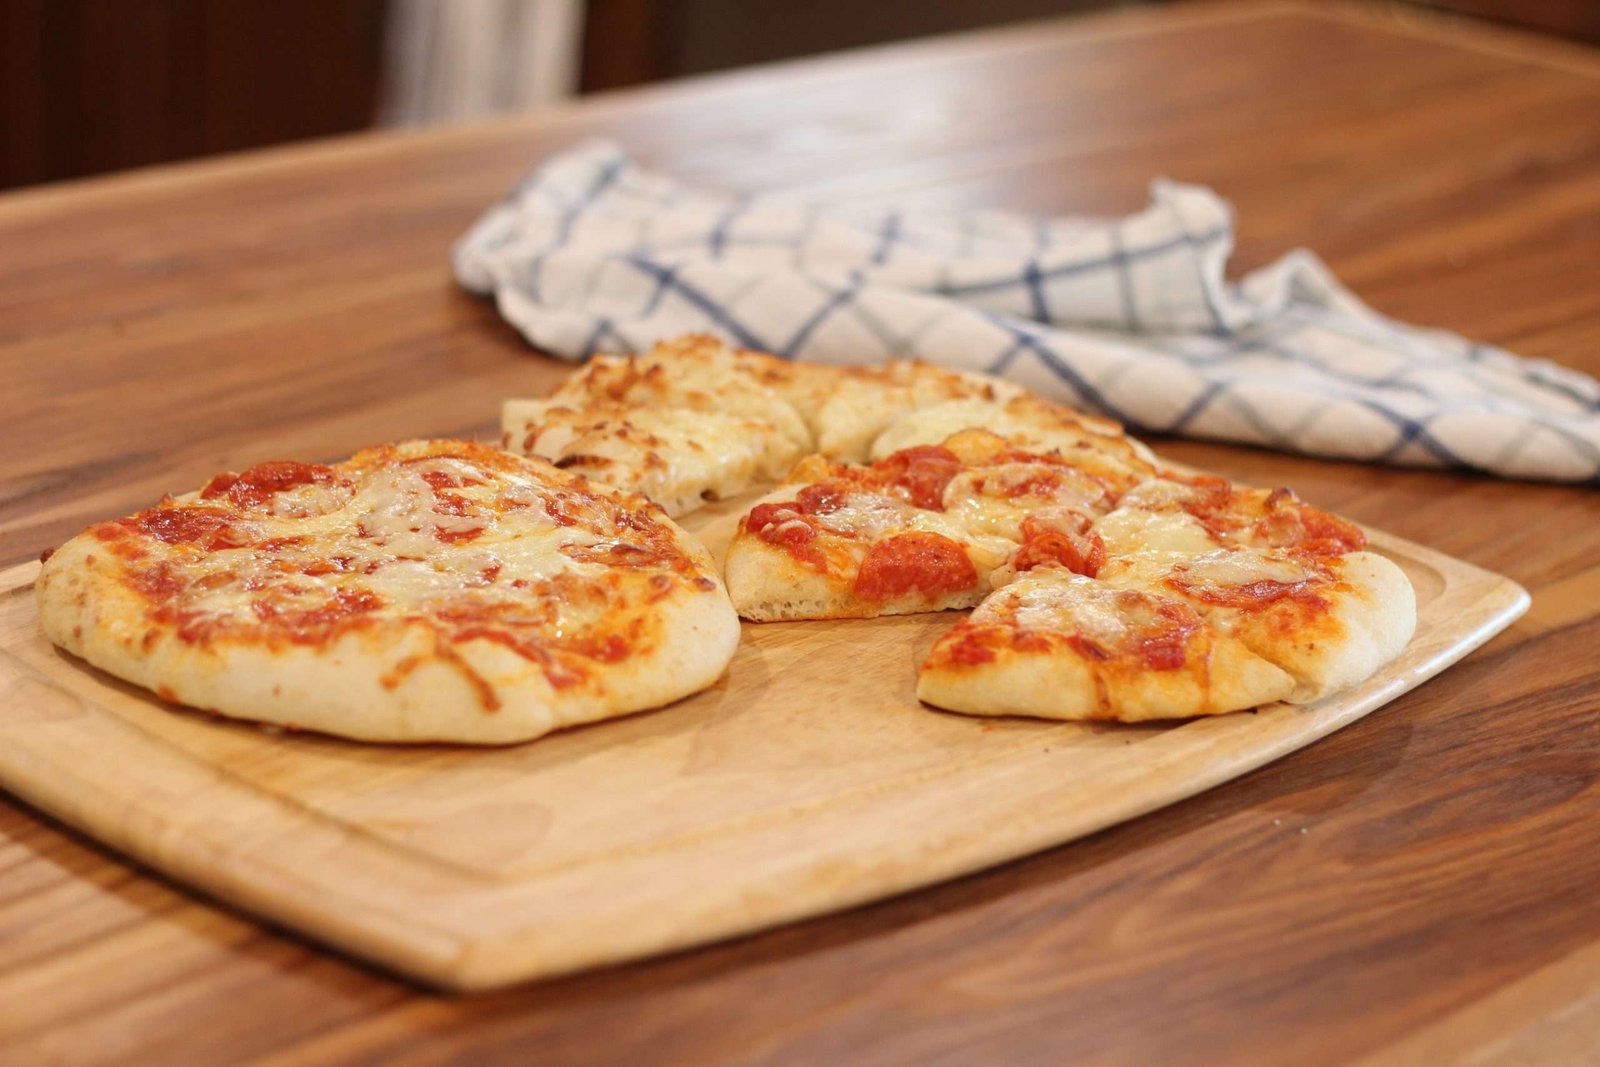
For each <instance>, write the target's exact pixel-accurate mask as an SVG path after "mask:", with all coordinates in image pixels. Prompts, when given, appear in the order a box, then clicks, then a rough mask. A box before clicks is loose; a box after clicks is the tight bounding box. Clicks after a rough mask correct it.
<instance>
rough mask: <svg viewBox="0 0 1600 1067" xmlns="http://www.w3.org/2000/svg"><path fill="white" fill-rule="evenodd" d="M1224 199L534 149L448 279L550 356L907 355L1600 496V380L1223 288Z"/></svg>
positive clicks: (1314, 284)
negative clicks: (928, 186)
mask: <svg viewBox="0 0 1600 1067" xmlns="http://www.w3.org/2000/svg"><path fill="white" fill-rule="evenodd" d="M1232 249H1233V217H1232V211H1231V209H1230V208H1229V206H1228V204H1227V203H1226V202H1225V201H1223V200H1222V199H1221V198H1220V197H1218V196H1217V195H1216V194H1215V193H1213V192H1211V191H1210V190H1208V189H1204V188H1200V187H1198V186H1191V185H1178V184H1173V183H1169V182H1157V183H1156V184H1155V185H1154V186H1153V188H1152V191H1151V203H1150V206H1149V207H1147V208H1146V209H1145V210H1143V211H1141V212H1139V213H1138V214H1136V215H1131V216H1128V217H1126V218H1122V219H1086V218H1033V217H1026V216H1021V215H1013V214H1007V213H1001V212H992V211H966V212H956V213H949V212H931V211H909V210H907V211H897V210H892V209H881V208H880V209H865V208H862V207H859V206H852V205H848V204H827V203H819V202H810V201H806V200H802V199H798V198H795V197H792V196H784V195H781V194H766V195H760V196H731V195H726V194H720V193H713V192H705V191H700V190H695V189H689V188H685V187H683V186H681V185H679V184H677V183H675V182H673V181H671V180H669V179H668V178H666V177H664V176H662V175H659V174H654V173H651V172H649V171H647V170H643V169H640V168H639V167H637V166H635V165H634V164H633V163H632V162H630V161H629V160H628V158H627V157H626V156H625V155H624V154H623V152H622V151H621V150H620V149H619V148H618V147H617V146H615V145H612V144H608V143H591V144H586V145H583V146H580V147H578V148H576V149H574V150H572V151H569V152H566V153H564V154H562V155H558V156H555V157H552V158H551V159H549V160H547V161H546V162H545V163H544V164H543V165H542V166H540V167H539V168H538V169H537V170H535V171H534V172H533V173H532V174H531V175H530V176H529V177H528V178H527V179H526V180H525V181H524V182H523V183H522V184H521V185H520V186H518V187H517V189H516V190H515V191H514V192H513V193H512V194H511V196H510V197H509V198H508V199H507V200H505V201H504V202H502V203H500V204H497V205H496V206H494V207H492V208H491V209H489V211H488V212H486V213H485V214H484V215H483V217H482V218H480V219H479V220H478V222H477V223H476V224H475V225H474V226H473V227H472V229H471V230H470V231H469V232H468V233H467V234H466V236H465V237H464V238H463V239H462V240H461V241H460V243H459V244H458V245H457V247H456V249H455V270H456V277H457V278H458V279H459V281H460V282H461V284H462V285H463V286H465V287H466V288H467V289H469V290H471V291H473V292H474V293H478V294H481V295H485V296H488V295H492V296H493V297H494V298H495V300H496V302H497V305H498V307H499V309H500V312H501V314H502V315H504V316H505V318H506V319H507V320H509V321H510V322H511V323H512V324H513V325H514V326H516V327H517V329H519V330H520V331H521V332H522V334H523V336H525V337H526V338H527V339H528V340H529V341H530V342H532V343H533V344H534V345H536V346H537V347H539V348H541V349H544V350H546V351H548V352H551V353H553V354H555V355H557V356H561V357H564V358H567V359H574V360H577V359H585V358H587V357H588V356H590V355H591V354H593V353H595V352H602V351H604V352H636V351H642V350H645V349H647V348H649V347H650V346H651V345H652V344H654V343H655V342H656V341H657V340H659V339H662V338H666V337H671V336H674V335H677V334H681V333H688V332H710V333H715V334H718V335H720V336H722V337H723V338H725V339H726V340H728V341H730V342H732V343H734V344H738V345H741V346H744V347H748V348H756V349H760V350H762V351H766V352H772V353H776V354H777V355H780V356H784V357H786V358H792V359H806V360H813V361H817V362H829V363H875V362H881V361H883V360H885V359H888V358H890V357H895V356H915V357H918V358H921V359H926V360H929V361H932V362H936V363H942V364H946V365H948V366H952V367H957V368H961V369H964V370H978V371H986V372H989V373H993V374H1003V375H1005V376H1007V377H1010V378H1013V379H1016V380H1018V381H1020V382H1022V383H1024V384H1026V385H1028V386H1030V387H1032V388H1034V389H1036V390H1038V391H1039V392H1041V393H1044V394H1046V395H1050V396H1054V397H1056V398H1058V399H1063V400H1066V401H1068V402H1070V403H1074V404H1077V405H1079V406H1082V407H1086V408H1089V409H1091V410H1094V411H1097V412H1100V413H1103V414H1106V415H1109V416H1111V417H1112V418H1115V419H1118V420H1119V421H1121V422H1124V423H1126V424H1128V425H1129V427H1130V428H1131V429H1134V430H1136V431H1139V432H1154V433H1167V434H1180V435H1185V436H1191V437H1206V438H1215V439H1220V440H1226V441H1238V442H1244V443H1248V444H1254V445H1264V446H1267V447H1271V448H1279V449H1285V450H1289V451H1296V452H1305V453H1310V454H1313V455H1319V456H1329V457H1336V458H1345V459H1359V460H1364V461H1368V462H1381V463H1397V464H1407V465H1416V466H1437V467H1455V468H1465V469H1470V470H1476V471H1483V472H1488V473H1493V474H1499V475H1505V476H1508V477H1518V478H1544V479H1555V480H1563V481H1581V482H1589V483H1594V484H1600V383H1597V382H1596V381H1595V380H1594V379H1593V378H1590V377H1588V376H1586V375H1583V374H1579V373H1577V372H1576V371H1572V370H1569V369H1566V368H1563V367H1559V366H1557V365H1555V364H1553V363H1549V362H1545V361H1542V360H1532V359H1521V358H1518V357H1516V356H1514V355H1512V354H1511V353H1509V352H1505V351H1503V350H1501V349H1497V348H1493V347H1490V346H1488V345H1481V344H1474V343H1472V342H1469V341H1466V340H1463V339H1462V338H1459V337H1456V336H1454V335H1452V334H1448V333H1444V332H1440V331H1435V330H1423V329H1418V328H1416V327H1412V326H1407V325H1404V324H1402V323H1398V322H1395V321H1393V320H1391V319H1387V318H1384V317H1383V316H1381V315H1379V314H1377V313H1376V312H1374V311H1372V310H1371V309H1370V308H1367V307H1366V306H1364V305H1363V304H1362V303H1361V302H1360V301H1358V300H1357V299H1356V298H1355V297H1354V296H1352V295H1351V294H1350V293H1349V292H1348V291H1347V290H1345V289H1344V288H1343V287H1342V286H1340V285H1339V283H1338V282H1337V281H1336V280H1335V279H1334V277H1333V276H1332V274H1331V273H1330V272H1329V271H1328V269H1327V268H1326V267H1324V266H1323V264H1322V263H1321V262H1320V261H1319V260H1318V259H1317V258H1316V257H1315V256H1314V255H1312V254H1311V253H1309V252H1306V251H1303V250H1302V251H1297V252H1292V253H1290V254H1289V255H1287V256H1285V257H1284V258H1282V259H1280V260H1279V261H1278V262H1277V263H1275V264H1273V265H1271V266H1269V267H1266V268H1264V269H1262V270H1259V271H1257V272H1255V273H1253V274H1251V275H1249V276H1247V277H1245V278H1244V279H1243V280H1242V281H1241V282H1239V283H1237V284H1234V283H1229V282H1227V281H1225V279H1224V276H1223V274H1224V270H1225V267H1226V263H1227V259H1228V256H1229V254H1230V253H1231V251H1232Z"/></svg>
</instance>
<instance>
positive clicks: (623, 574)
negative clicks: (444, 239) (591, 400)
mask: <svg viewBox="0 0 1600 1067" xmlns="http://www.w3.org/2000/svg"><path fill="white" fill-rule="evenodd" d="M36 589H37V595H38V601H39V610H40V618H41V622H42V625H43V628H44V631H45V634H46V635H47V636H48V637H49V638H50V640H51V641H53V642H54V643H55V644H57V645H59V646H60V647H61V648H63V649H65V650H67V651H68V652H71V653H73V654H74V655H77V656H81V657H83V658H84V659H86V660H88V661H89V662H90V663H92V664H94V665H95V666H97V667H100V668H101V669H103V670H105V671H107V672H109V673H111V674H113V675H116V676H117V677H119V678H122V679H125V680H127V681H129V682H132V683H134V684H136V685H140V686H144V687H145V688H147V689H150V690H153V691H154V692H156V693H157V694H159V695H160V696H162V697H163V698H165V699H167V700H170V701H174V702H178V703H183V704H188V705H192V706H194V707H197V708H203V709H208V710H211V711H214V712H217V713H219V714H222V715H226V716H232V717H236V718H243V719H253V720H259V721H262V722H269V723H278V724H283V725H286V726H292V727H304V728H307V729H314V730H319V731H323V732H325V733H330V734H339V735H342V736H345V737H354V738H360V739H363V740H379V741H458V742H471V743H506V742H514V741H525V740H528V739H531V738H534V737H538V736H540V735H542V734H545V733H548V732H549V731H551V730H555V729H558V728H560V727H564V726H570V725H574V724H577V723H584V722H592V721H595V720H598V719H606V718H612V717H615V716H618V715H624V714H627V713H629V712H633V711H639V710H642V709H645V708H651V707H656V706H659V705H661V704H666V703H669V702H671V701H673V700H677V699H678V698H680V697H683V696H686V695H688V694H689V693H692V692H695V691H696V690H699V689H702V688H704V687H706V686H708V685H710V684H711V683H712V682H714V681H715V680H716V679H717V678H718V677H719V676H720V675H721V673H722V671H723V669H724V668H725V667H726V666H727V664H728V662H729V660H730V659H731V658H732V656H733V652H734V649H735V647H736V645H737V643H738V639H739V626H738V619H737V617H736V616H735V614H734V612H733V610H732V607H731V606H730V605H729V603H728V599H727V595H726V593H725V592H724V590H723V588H722V585H721V583H720V582H719V581H718V579H717V575H716V572H715V568H714V565H713V564H712V562H711V560H710V559H709V558H708V557H707V556H706V554H705V552H704V550H703V549H701V548H700V547H699V546H698V545H697V544H696V543H695V542H694V541H693V540H692V539H690V538H689V537H688V535H686V534H685V533H684V532H683V531H682V530H680V529H679V528H678V527H676V526H675V525H673V524H672V523H671V522H670V521H669V520H667V519H666V517H665V516H664V515H663V514H662V513H661V511H660V509H659V508H657V507H656V506H654V505H652V504H651V503H649V502H648V501H646V500H644V499H643V498H642V497H638V496H632V495H627V494H622V493H619V492H617V491H615V490H611V489H603V488H601V487H598V486H595V485H593V484H591V483H590V482H588V481H587V480H585V479H583V478H581V477H579V476H577V475H574V474H570V473H567V472H565V471H561V470H558V469H557V468H555V467H553V466H551V465H550V464H548V463H545V462H542V461H539V460H530V459H523V458H520V457H516V456H512V455H509V454H507V453H505V452H501V451H499V450H497V449H493V448H489V447H487V446H484V445H478V444H472V443H465V442H459V441H418V442H411V443H409V444H403V445H393V446H385V447H382V448H375V449H368V450H366V451H363V452H359V453H357V454H356V455H355V456H354V457H352V458H351V459H349V460H347V461H345V462H343V463H337V464H333V465H331V466H323V465H318V464H306V463H295V462H271V463H263V464H259V465H257V466H255V467H252V468H250V469H248V470H246V471H243V472H240V473H236V474H234V473H230V474H222V475H218V476H217V477H216V478H213V479H212V480H211V481H210V482H208V483H207V484H206V485H205V487H204V488H203V489H201V490H199V491H198V492H194V493H189V494H186V495H185V496H182V497H178V498H176V499H172V498H168V499H165V500H163V501H162V502H161V503H159V504H157V505H156V506H155V507H152V508H147V509H145V510H144V511H140V512H138V513H137V514H134V515H130V516H127V517H125V518H122V519H116V520H112V521H109V522H102V523H98V524H96V525H94V526H91V527H90V528H89V529H88V530H86V531H84V532H83V533H81V534H79V535H78V536H77V537H74V538H72V539H71V540H70V541H68V542H67V543H66V544H65V545H63V546H62V547H61V548H60V549H58V550H56V551H55V552H54V553H53V554H51V555H50V556H49V558H48V559H47V560H46V562H45V564H44V567H43V569H42V571H41V572H40V575H39V579H38V582H37V585H36Z"/></svg>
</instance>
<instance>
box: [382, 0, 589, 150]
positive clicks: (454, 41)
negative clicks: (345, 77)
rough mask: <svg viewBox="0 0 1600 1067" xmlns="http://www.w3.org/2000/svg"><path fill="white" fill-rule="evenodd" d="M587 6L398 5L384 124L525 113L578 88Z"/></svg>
mask: <svg viewBox="0 0 1600 1067" xmlns="http://www.w3.org/2000/svg"><path fill="white" fill-rule="evenodd" d="M582 42H583V0H392V3H391V6H390V14H389V27H388V41H387V56H386V61H387V66H386V70H385V87H384V96H383V102H382V105H381V107H380V110H379V121H380V122H381V123H382V124H384V125H386V126H414V125H421V124H424V123H430V122H447V121H451V120H455V119H467V118H473V117H476V116H481V115H495V114H505V113H509V112H515V111H522V110H525V109H527V108H530V107H533V106H535V105H537V104H543V103H548V102H550V101H554V100H560V99H562V98H563V97H566V96H570V95H571V94H572V93H573V92H574V91H575V90H576V89H577V85H578V63H579V57H580V51H581V46H582Z"/></svg>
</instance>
